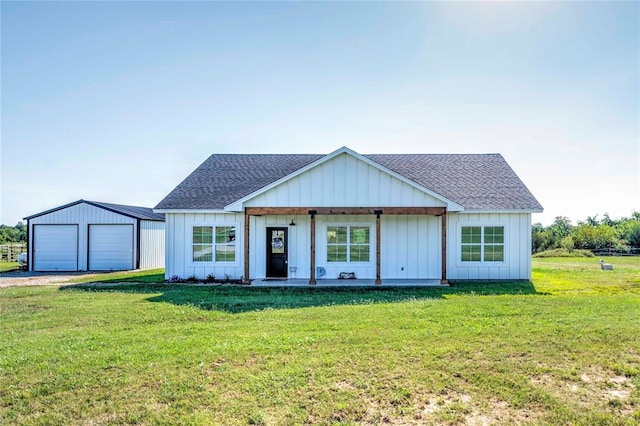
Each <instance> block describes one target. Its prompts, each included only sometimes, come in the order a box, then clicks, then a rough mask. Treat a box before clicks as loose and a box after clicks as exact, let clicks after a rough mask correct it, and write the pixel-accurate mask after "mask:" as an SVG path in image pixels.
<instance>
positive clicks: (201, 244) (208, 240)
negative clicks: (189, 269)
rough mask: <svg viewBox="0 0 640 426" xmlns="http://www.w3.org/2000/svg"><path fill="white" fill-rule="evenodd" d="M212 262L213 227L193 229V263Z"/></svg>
mask: <svg viewBox="0 0 640 426" xmlns="http://www.w3.org/2000/svg"><path fill="white" fill-rule="evenodd" d="M212 260H213V227H211V226H194V227H193V261H194V262H211V261H212Z"/></svg>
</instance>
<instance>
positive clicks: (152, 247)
mask: <svg viewBox="0 0 640 426" xmlns="http://www.w3.org/2000/svg"><path fill="white" fill-rule="evenodd" d="M164 243H165V238H164V222H160V221H156V220H141V221H140V269H152V268H162V267H163V266H164V256H165V254H164Z"/></svg>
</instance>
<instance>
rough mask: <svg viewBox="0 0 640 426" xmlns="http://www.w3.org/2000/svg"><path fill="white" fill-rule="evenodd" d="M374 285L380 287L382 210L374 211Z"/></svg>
mask: <svg viewBox="0 0 640 426" xmlns="http://www.w3.org/2000/svg"><path fill="white" fill-rule="evenodd" d="M375 214H376V285H382V280H381V279H380V215H381V214H382V210H376V211H375Z"/></svg>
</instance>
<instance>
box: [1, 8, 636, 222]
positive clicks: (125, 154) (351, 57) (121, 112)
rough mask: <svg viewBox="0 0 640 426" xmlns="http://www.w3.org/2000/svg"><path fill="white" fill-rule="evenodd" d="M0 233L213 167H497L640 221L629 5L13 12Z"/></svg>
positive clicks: (140, 201) (573, 206)
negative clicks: (357, 163)
mask: <svg viewBox="0 0 640 426" xmlns="http://www.w3.org/2000/svg"><path fill="white" fill-rule="evenodd" d="M0 7H1V13H2V22H1V24H2V30H1V31H2V33H1V38H2V52H1V60H2V62H1V71H2V76H1V78H2V93H1V101H2V103H1V106H2V123H1V124H2V128H1V137H2V145H1V156H2V157H1V164H2V175H1V178H2V182H1V184H2V187H1V191H2V199H1V201H2V207H1V212H2V217H1V220H0V221H1V222H2V223H4V224H10V225H13V224H15V223H16V222H17V221H18V220H21V218H22V217H24V216H27V215H30V214H34V213H37V212H40V211H43V210H46V209H49V208H52V207H55V206H58V205H62V204H64V203H67V202H71V201H75V200H77V199H80V198H84V199H89V200H97V201H105V202H115V203H122V204H134V205H142V206H150V207H152V206H154V205H155V204H157V203H158V202H159V201H160V200H161V199H162V198H163V197H164V196H165V195H166V194H167V193H168V192H169V191H171V190H172V189H173V188H174V187H175V186H176V185H177V184H178V183H179V182H180V181H181V180H182V179H184V178H185V177H186V176H187V175H188V174H189V173H190V172H191V171H192V170H193V169H194V168H195V167H197V166H198V164H200V163H201V162H202V161H204V160H205V159H206V158H207V157H208V156H209V155H210V154H212V153H329V152H332V151H334V150H335V149H337V148H339V147H341V146H348V147H350V148H352V149H354V150H356V151H358V152H360V153H363V154H367V153H414V152H416V153H485V152H487V153H493V152H499V153H501V154H502V155H503V156H504V157H505V158H506V159H507V161H508V162H509V163H510V164H511V166H512V167H513V168H514V169H515V171H516V172H517V173H518V175H519V176H520V177H521V178H522V179H523V181H524V182H525V183H526V184H527V186H528V187H529V189H530V190H531V191H532V192H533V193H534V195H535V196H536V197H537V198H538V200H539V201H540V202H541V203H542V205H543V206H544V207H545V213H543V214H536V215H534V218H533V220H534V221H540V222H542V223H544V224H548V223H550V222H551V221H552V220H553V218H554V217H555V216H558V215H564V216H568V217H570V218H571V219H572V220H573V221H574V223H575V221H576V220H578V219H585V218H586V217H587V216H592V215H595V214H600V215H602V214H603V213H605V212H608V213H609V214H610V215H611V216H612V217H618V216H629V215H630V214H631V212H632V211H633V210H634V209H635V210H640V87H639V81H640V59H639V57H640V3H638V2H598V3H596V2H580V3H577V2H562V3H560V2H557V3H556V2H554V3H550V2H543V3H537V2H536V3H533V2H530V3H527V2H517V3H516V2H512V3H504V2H496V3H489V2H485V3H440V2H424V3H381V2H377V3H359V2H358V3H305V2H296V3H289V2H278V3H275V2H274V3H270V2H262V3H222V2H216V3H214V2H198V3H185V2H182V3H173V2H100V3H92V2H85V3H80V2H61V3H56V2H51V3H47V2H26V3H25V2H6V1H3V2H2V3H1V6H0Z"/></svg>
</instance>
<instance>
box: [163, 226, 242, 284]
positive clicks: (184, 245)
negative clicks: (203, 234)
mask: <svg viewBox="0 0 640 426" xmlns="http://www.w3.org/2000/svg"><path fill="white" fill-rule="evenodd" d="M194 226H235V227H236V260H235V261H234V262H224V263H217V262H206V263H205V262H202V263H200V262H194V261H193V227H194ZM165 241H166V243H165V253H166V255H165V277H166V278H167V279H169V278H171V277H173V276H178V277H180V278H189V277H192V276H195V277H197V278H201V279H204V278H206V277H207V276H208V275H209V274H213V275H215V277H216V278H222V279H223V278H224V277H225V276H229V277H230V278H232V279H239V278H240V277H241V276H242V273H243V270H244V263H243V248H242V243H243V241H244V227H243V215H242V214H240V213H166V214H165Z"/></svg>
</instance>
